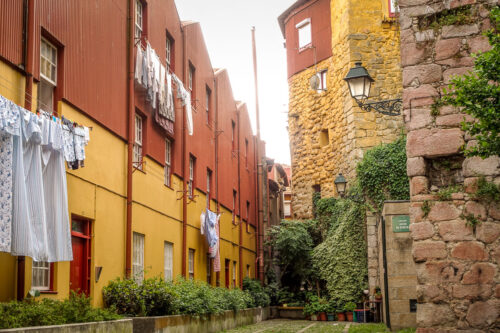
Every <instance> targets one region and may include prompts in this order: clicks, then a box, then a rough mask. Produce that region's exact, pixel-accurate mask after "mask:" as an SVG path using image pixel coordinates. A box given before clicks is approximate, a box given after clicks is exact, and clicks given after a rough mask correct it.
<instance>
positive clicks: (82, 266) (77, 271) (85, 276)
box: [70, 219, 91, 296]
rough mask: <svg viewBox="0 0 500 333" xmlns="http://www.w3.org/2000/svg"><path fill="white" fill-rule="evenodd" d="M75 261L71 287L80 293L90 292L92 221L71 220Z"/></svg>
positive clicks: (71, 265)
mask: <svg viewBox="0 0 500 333" xmlns="http://www.w3.org/2000/svg"><path fill="white" fill-rule="evenodd" d="M71 243H72V247H73V261H72V262H71V264H70V289H71V290H74V291H76V292H78V293H85V294H86V295H87V296H89V293H90V258H91V257H90V221H88V220H75V219H74V220H73V221H72V222H71Z"/></svg>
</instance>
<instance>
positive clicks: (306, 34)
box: [295, 18, 311, 50]
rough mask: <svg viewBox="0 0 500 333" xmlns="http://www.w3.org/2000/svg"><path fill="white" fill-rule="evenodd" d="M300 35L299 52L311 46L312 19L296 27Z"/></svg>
mask: <svg viewBox="0 0 500 333" xmlns="http://www.w3.org/2000/svg"><path fill="white" fill-rule="evenodd" d="M295 27H296V28H297V30H298V35H299V50H301V49H304V48H306V47H308V46H310V45H311V19H310V18H307V19H305V20H303V21H302V22H300V23H299V24H297V25H296V26H295Z"/></svg>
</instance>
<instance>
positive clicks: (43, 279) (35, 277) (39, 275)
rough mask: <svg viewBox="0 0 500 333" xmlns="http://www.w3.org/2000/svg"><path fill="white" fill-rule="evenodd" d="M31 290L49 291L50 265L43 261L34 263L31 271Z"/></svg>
mask: <svg viewBox="0 0 500 333" xmlns="http://www.w3.org/2000/svg"><path fill="white" fill-rule="evenodd" d="M31 272H32V273H31V274H32V275H31V288H33V289H37V290H51V289H52V288H51V287H52V286H51V282H52V281H51V280H52V270H51V264H50V263H48V262H44V261H40V262H37V261H34V260H33V265H32V269H31Z"/></svg>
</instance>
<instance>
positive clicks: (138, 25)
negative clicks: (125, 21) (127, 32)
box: [135, 0, 144, 39]
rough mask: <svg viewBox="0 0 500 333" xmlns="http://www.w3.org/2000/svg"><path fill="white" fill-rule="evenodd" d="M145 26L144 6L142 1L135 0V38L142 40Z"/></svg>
mask: <svg viewBox="0 0 500 333" xmlns="http://www.w3.org/2000/svg"><path fill="white" fill-rule="evenodd" d="M143 24H144V6H143V5H142V2H141V1H140V0H135V38H136V39H141V38H142V32H143Z"/></svg>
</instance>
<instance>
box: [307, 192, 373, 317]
mask: <svg viewBox="0 0 500 333" xmlns="http://www.w3.org/2000/svg"><path fill="white" fill-rule="evenodd" d="M322 201H323V202H322ZM320 205H323V206H327V205H328V208H326V207H323V209H325V210H327V211H328V213H329V214H330V222H331V224H330V229H329V233H328V236H327V237H326V239H325V241H324V242H322V243H321V244H319V245H318V246H316V247H315V248H314V250H313V252H312V260H313V265H314V268H315V270H316V271H317V272H318V274H319V276H320V277H321V279H323V280H325V281H326V288H327V290H328V294H329V296H330V299H331V301H332V302H333V303H334V304H336V306H337V307H338V308H340V307H343V306H344V305H345V304H346V303H347V302H357V301H358V300H359V299H360V297H361V294H362V292H363V290H364V289H366V287H367V275H368V268H367V257H366V242H365V239H364V221H365V206H364V205H363V204H361V203H357V202H354V201H352V200H349V199H339V200H334V199H333V200H332V199H331V198H328V199H321V200H320V201H319V202H318V206H320Z"/></svg>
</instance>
